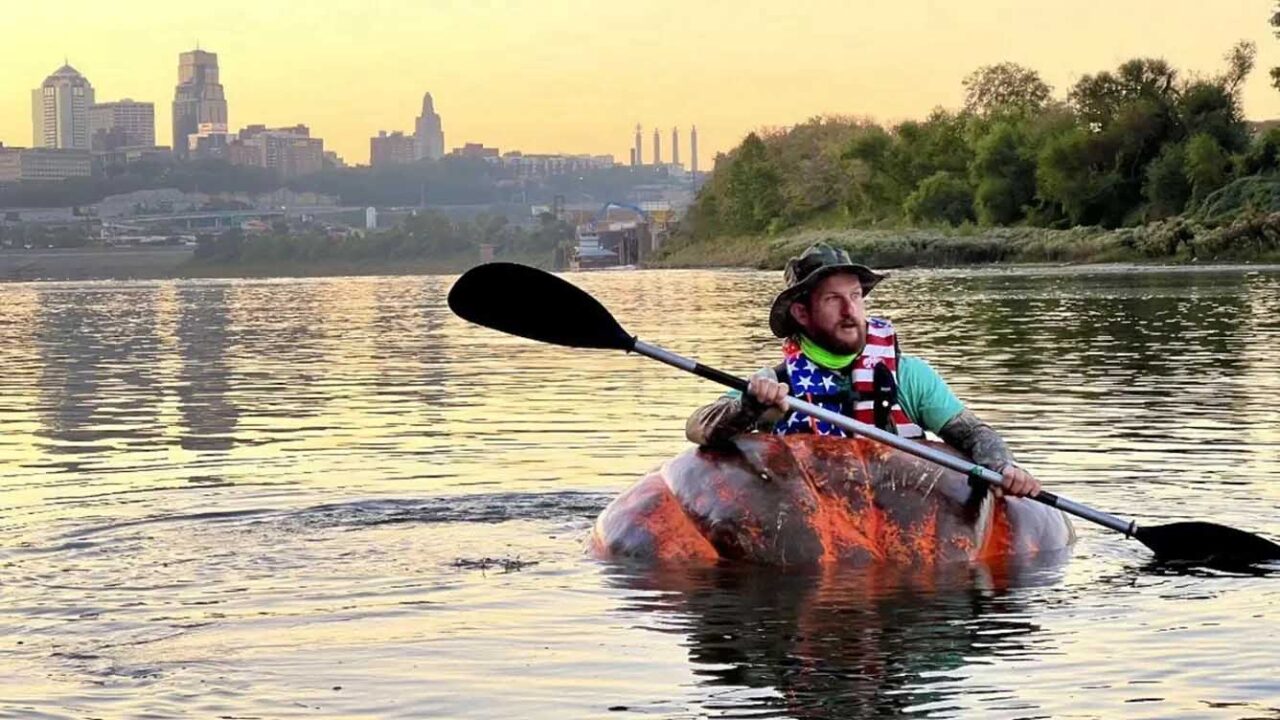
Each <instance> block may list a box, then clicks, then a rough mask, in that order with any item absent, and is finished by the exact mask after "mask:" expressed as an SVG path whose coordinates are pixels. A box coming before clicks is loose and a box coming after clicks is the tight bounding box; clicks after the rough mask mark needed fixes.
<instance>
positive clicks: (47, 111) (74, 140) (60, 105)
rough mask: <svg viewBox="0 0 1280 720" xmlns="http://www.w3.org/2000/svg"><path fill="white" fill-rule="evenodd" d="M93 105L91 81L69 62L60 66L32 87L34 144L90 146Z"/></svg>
mask: <svg viewBox="0 0 1280 720" xmlns="http://www.w3.org/2000/svg"><path fill="white" fill-rule="evenodd" d="M92 105H93V86H92V85H90V84H89V81H88V80H87V79H85V77H84V76H83V75H81V74H80V73H79V72H77V71H76V69H75V68H73V67H71V66H70V65H63V66H62V67H60V68H58V69H57V70H56V71H54V73H53V74H52V75H50V76H49V77H47V78H45V80H44V82H43V83H41V84H40V87H38V88H36V89H35V90H32V91H31V146H32V147H36V148H53V149H57V150H88V149H89V107H90V106H92Z"/></svg>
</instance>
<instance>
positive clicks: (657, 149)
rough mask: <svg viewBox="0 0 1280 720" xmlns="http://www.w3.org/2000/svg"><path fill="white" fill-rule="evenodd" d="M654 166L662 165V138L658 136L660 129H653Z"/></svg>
mask: <svg viewBox="0 0 1280 720" xmlns="http://www.w3.org/2000/svg"><path fill="white" fill-rule="evenodd" d="M653 164H654V165H661V164H662V136H661V135H659V134H658V128H654V129H653Z"/></svg>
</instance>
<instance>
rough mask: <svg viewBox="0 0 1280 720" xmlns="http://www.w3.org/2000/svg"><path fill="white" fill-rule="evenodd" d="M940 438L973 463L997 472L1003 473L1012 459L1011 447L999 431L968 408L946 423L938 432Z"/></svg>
mask: <svg viewBox="0 0 1280 720" xmlns="http://www.w3.org/2000/svg"><path fill="white" fill-rule="evenodd" d="M938 437H940V438H942V440H943V442H945V443H946V444H948V445H950V446H951V447H953V448H955V449H957V450H959V451H960V452H962V453H964V454H965V455H968V456H969V457H971V458H973V461H974V462H976V463H978V464H979V465H981V466H983V467H986V468H990V469H992V470H995V471H996V472H1003V471H1004V469H1005V467H1006V466H1007V465H1008V464H1009V463H1011V462H1013V454H1012V453H1011V452H1009V446H1008V445H1005V442H1004V438H1002V437H1000V433H998V432H996V431H995V430H993V429H991V426H990V425H988V424H986V423H985V422H983V421H982V420H981V419H979V418H978V416H977V415H974V414H973V413H972V412H970V411H968V410H965V411H963V412H961V413H960V414H959V415H957V416H955V417H953V418H951V420H949V421H948V422H947V424H946V425H943V426H942V429H941V430H939V431H938Z"/></svg>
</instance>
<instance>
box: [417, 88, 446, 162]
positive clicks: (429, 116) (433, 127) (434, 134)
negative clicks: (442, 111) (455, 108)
mask: <svg viewBox="0 0 1280 720" xmlns="http://www.w3.org/2000/svg"><path fill="white" fill-rule="evenodd" d="M413 140H414V143H415V147H416V154H415V157H416V158H417V159H418V160H423V159H430V160H439V159H440V158H442V157H444V128H443V127H442V126H441V124H440V115H439V114H438V113H436V108H435V102H434V101H433V100H432V99H431V93H427V94H426V95H423V96H422V114H421V115H419V116H418V122H417V124H416V125H415V126H414V132H413Z"/></svg>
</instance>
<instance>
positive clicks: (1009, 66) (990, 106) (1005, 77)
mask: <svg viewBox="0 0 1280 720" xmlns="http://www.w3.org/2000/svg"><path fill="white" fill-rule="evenodd" d="M962 85H963V86H964V109H965V112H969V113H973V114H974V115H980V116H984V117H985V116H991V115H996V114H1002V113H1010V112H1012V113H1024V112H1035V111H1038V110H1040V109H1041V108H1043V107H1044V106H1045V105H1046V104H1047V103H1048V102H1049V97H1050V96H1051V95H1052V94H1053V88H1051V87H1049V85H1048V84H1047V83H1045V81H1044V80H1042V79H1041V78H1040V74H1039V73H1037V72H1036V71H1035V70H1032V69H1030V68H1026V67H1023V66H1021V65H1018V64H1017V63H1011V62H1003V63H999V64H996V65H984V66H983V67H980V68H978V69H977V70H974V71H973V72H972V73H970V74H969V75H968V76H966V77H965V79H964V81H963V83H962Z"/></svg>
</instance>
